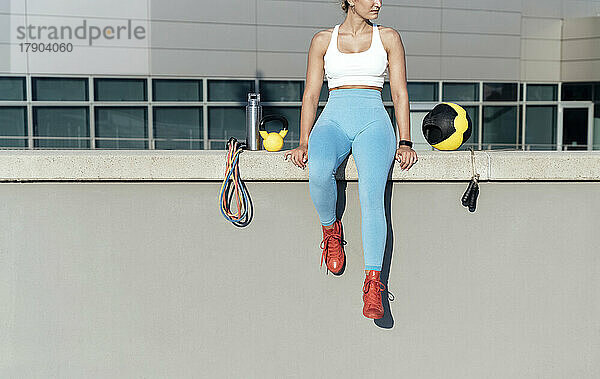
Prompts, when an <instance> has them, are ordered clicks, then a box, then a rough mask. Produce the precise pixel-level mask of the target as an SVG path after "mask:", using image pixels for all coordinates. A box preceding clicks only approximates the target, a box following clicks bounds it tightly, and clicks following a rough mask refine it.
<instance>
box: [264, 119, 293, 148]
mask: <svg viewBox="0 0 600 379" xmlns="http://www.w3.org/2000/svg"><path fill="white" fill-rule="evenodd" d="M275 120H279V121H281V123H282V124H283V129H281V130H280V131H279V132H271V133H268V132H267V131H266V130H265V128H264V126H265V124H266V123H267V122H269V121H275ZM258 131H259V133H260V135H261V137H262V138H263V146H264V148H265V149H266V150H267V151H279V150H281V148H282V147H283V138H284V137H285V135H286V134H287V132H288V121H287V120H286V118H285V117H283V116H281V115H278V114H271V115H268V116H265V117H263V118H262V119H261V120H260V122H259V124H258Z"/></svg>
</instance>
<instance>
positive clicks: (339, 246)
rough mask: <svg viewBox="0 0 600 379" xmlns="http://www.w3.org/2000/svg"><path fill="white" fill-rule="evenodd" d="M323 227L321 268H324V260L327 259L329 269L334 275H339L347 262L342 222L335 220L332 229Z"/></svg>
mask: <svg viewBox="0 0 600 379" xmlns="http://www.w3.org/2000/svg"><path fill="white" fill-rule="evenodd" d="M321 227H322V229H323V241H321V249H323V254H321V267H323V259H325V265H326V266H327V269H328V270H329V271H331V272H332V273H334V274H339V273H340V271H342V267H343V266H344V262H345V260H346V256H345V253H344V245H345V244H346V241H344V240H343V239H342V222H341V221H340V220H335V222H334V223H333V228H331V229H327V228H325V227H324V226H323V225H321Z"/></svg>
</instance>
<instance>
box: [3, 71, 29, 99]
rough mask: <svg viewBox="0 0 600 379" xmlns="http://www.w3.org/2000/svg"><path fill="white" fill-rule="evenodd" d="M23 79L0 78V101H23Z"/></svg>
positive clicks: (24, 97)
mask: <svg viewBox="0 0 600 379" xmlns="http://www.w3.org/2000/svg"><path fill="white" fill-rule="evenodd" d="M25 93H26V92H25V78H20V77H0V101H12V100H15V101H24V100H26V99H27V97H26V96H25Z"/></svg>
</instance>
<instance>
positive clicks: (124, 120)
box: [94, 107, 148, 138]
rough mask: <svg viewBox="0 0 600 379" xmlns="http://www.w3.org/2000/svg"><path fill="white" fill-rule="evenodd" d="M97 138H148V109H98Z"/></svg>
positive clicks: (96, 113) (96, 109)
mask: <svg viewBox="0 0 600 379" xmlns="http://www.w3.org/2000/svg"><path fill="white" fill-rule="evenodd" d="M94 112H95V115H96V117H95V120H96V137H108V138H148V134H147V133H146V131H147V129H146V125H147V108H146V107H96V108H95V110H94Z"/></svg>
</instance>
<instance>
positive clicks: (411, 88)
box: [407, 82, 439, 101]
mask: <svg viewBox="0 0 600 379" xmlns="http://www.w3.org/2000/svg"><path fill="white" fill-rule="evenodd" d="M438 88H439V85H438V83H437V82H433V83H426V82H423V83H419V82H409V83H408V84H407V89H408V99H409V101H438Z"/></svg>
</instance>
